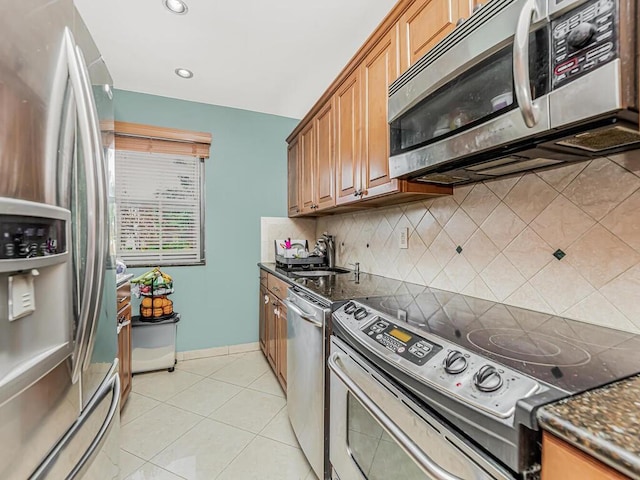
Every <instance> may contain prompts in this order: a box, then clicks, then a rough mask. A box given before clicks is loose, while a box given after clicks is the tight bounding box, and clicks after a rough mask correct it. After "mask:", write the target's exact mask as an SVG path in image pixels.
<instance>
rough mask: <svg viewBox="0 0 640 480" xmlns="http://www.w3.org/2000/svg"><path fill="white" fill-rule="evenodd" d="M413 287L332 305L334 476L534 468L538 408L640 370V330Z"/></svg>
mask: <svg viewBox="0 0 640 480" xmlns="http://www.w3.org/2000/svg"><path fill="white" fill-rule="evenodd" d="M413 287H415V288H413V290H412V291H409V290H407V291H405V292H403V293H400V294H396V295H393V296H388V297H372V298H364V299H358V300H354V301H351V302H348V303H347V304H345V305H343V306H342V307H341V308H340V309H338V310H337V311H336V312H335V313H334V314H333V335H334V337H333V339H332V344H331V353H330V355H329V361H328V364H329V369H330V370H331V380H330V381H331V427H330V428H331V432H330V435H331V445H330V460H331V463H332V465H333V468H334V477H335V478H341V479H342V480H350V479H352V478H354V479H374V478H393V477H391V476H389V475H396V474H400V472H402V474H403V475H404V477H402V478H407V479H414V478H416V479H417V478H420V479H422V478H434V479H447V480H452V479H457V478H464V479H490V478H528V477H529V476H530V475H533V476H535V474H536V472H537V469H538V463H539V458H540V451H539V445H538V442H539V437H540V434H539V432H538V425H537V421H536V419H535V411H536V409H537V408H538V407H540V406H542V405H544V404H546V403H549V402H550V401H554V400H557V399H560V398H563V397H566V396H568V395H570V394H574V393H577V392H580V391H584V390H588V389H591V388H595V387H598V386H600V385H604V384H606V383H609V382H612V381H615V380H617V379H620V378H624V377H626V376H629V375H632V374H635V373H638V371H640V336H638V335H633V334H630V333H625V332H620V331H617V330H612V329H607V328H603V327H597V326H594V325H590V324H585V323H581V322H577V321H572V320H567V319H563V318H559V317H554V316H552V315H547V314H542V313H538V312H532V311H528V310H523V309H518V308H515V307H509V306H505V305H502V304H495V303H493V302H488V301H484V300H479V299H475V298H471V297H465V296H462V295H458V294H453V293H450V292H443V291H438V290H433V289H429V288H425V287H418V286H413ZM376 442H377V443H376ZM381 456H382V457H384V461H383V460H381ZM389 459H393V461H391V462H390V461H389ZM390 466H391V467H390ZM389 468H392V470H388V469H389ZM397 478H399V477H397Z"/></svg>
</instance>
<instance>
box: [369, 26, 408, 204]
mask: <svg viewBox="0 0 640 480" xmlns="http://www.w3.org/2000/svg"><path fill="white" fill-rule="evenodd" d="M397 37H398V35H397V28H393V29H392V30H391V31H390V32H389V33H388V34H387V35H385V36H384V37H383V38H382V39H381V40H380V42H378V44H377V45H376V46H375V47H374V48H373V50H372V51H371V53H370V54H369V55H368V56H367V57H366V59H365V60H364V62H363V63H362V66H361V78H362V86H361V94H362V100H361V103H362V117H363V118H362V126H363V138H362V140H363V148H362V162H361V178H362V180H361V187H360V188H361V189H362V198H363V199H364V198H367V197H371V196H376V195H380V194H383V193H386V192H388V191H391V190H396V189H397V180H392V179H391V177H390V176H389V123H388V121H387V112H388V108H387V102H388V95H389V93H388V92H389V85H390V84H391V83H392V82H393V81H394V80H395V79H396V78H397V77H398V75H399V65H398V51H397V48H398V43H397Z"/></svg>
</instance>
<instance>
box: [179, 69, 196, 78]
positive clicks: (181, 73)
mask: <svg viewBox="0 0 640 480" xmlns="http://www.w3.org/2000/svg"><path fill="white" fill-rule="evenodd" d="M175 72H176V75H178V76H179V77H182V78H191V77H193V72H192V71H191V70H188V69H186V68H176V69H175Z"/></svg>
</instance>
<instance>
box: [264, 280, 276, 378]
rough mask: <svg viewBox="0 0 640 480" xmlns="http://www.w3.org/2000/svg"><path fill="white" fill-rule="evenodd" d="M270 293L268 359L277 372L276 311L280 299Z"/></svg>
mask: <svg viewBox="0 0 640 480" xmlns="http://www.w3.org/2000/svg"><path fill="white" fill-rule="evenodd" d="M268 295H269V305H268V306H267V316H266V322H265V329H266V337H267V360H268V361H269V365H271V369H272V370H273V371H274V372H277V370H278V369H277V364H278V363H277V359H278V357H277V352H276V350H277V348H278V345H277V342H276V334H277V332H276V313H277V312H278V299H277V298H276V297H274V296H273V295H271V294H270V293H269V294H268Z"/></svg>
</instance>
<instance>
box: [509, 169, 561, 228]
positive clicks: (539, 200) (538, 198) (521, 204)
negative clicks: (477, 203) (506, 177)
mask: <svg viewBox="0 0 640 480" xmlns="http://www.w3.org/2000/svg"><path fill="white" fill-rule="evenodd" d="M557 196H558V192H556V191H555V190H554V189H553V188H551V187H550V186H549V185H547V183H545V182H544V181H543V180H542V179H541V178H540V177H538V176H537V175H535V174H533V173H529V174H527V175H524V176H523V177H522V178H521V179H520V181H519V182H518V183H516V185H515V186H514V187H513V188H512V189H511V191H510V192H509V194H508V195H507V196H506V197H505V198H504V203H506V204H507V205H508V206H509V208H511V210H513V211H514V212H515V213H516V214H517V215H518V216H519V217H520V218H521V219H522V220H523V221H524V222H525V223H527V224H529V223H530V222H531V221H532V220H533V219H534V218H536V217H537V216H538V215H540V213H541V212H542V210H544V209H545V208H547V206H548V205H549V204H550V203H551V202H552V201H553V199H554V198H556V197H557Z"/></svg>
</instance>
